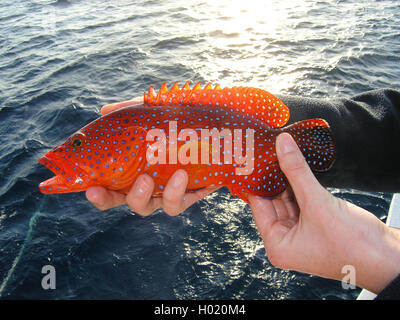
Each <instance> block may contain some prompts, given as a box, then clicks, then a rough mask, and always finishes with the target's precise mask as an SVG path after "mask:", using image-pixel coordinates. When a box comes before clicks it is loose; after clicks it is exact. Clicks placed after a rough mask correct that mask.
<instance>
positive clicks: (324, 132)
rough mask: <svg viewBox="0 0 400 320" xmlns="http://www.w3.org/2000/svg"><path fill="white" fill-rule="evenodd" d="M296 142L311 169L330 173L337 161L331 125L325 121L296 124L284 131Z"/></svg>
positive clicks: (307, 121) (314, 120)
mask: <svg viewBox="0 0 400 320" xmlns="http://www.w3.org/2000/svg"><path fill="white" fill-rule="evenodd" d="M284 131H285V132H287V133H289V134H290V135H291V136H292V137H293V139H294V140H295V141H296V143H297V145H298V146H299V148H300V150H301V151H302V152H303V155H304V157H305V159H306V161H307V163H308V164H309V166H310V168H311V169H312V170H314V171H317V172H325V171H328V170H329V169H330V168H331V167H332V165H333V163H334V161H335V154H336V151H335V144H334V141H333V137H332V133H331V130H330V127H329V124H328V123H327V122H326V121H325V120H323V119H309V120H304V121H299V122H296V123H294V124H292V125H290V126H288V127H286V128H285V129H284Z"/></svg>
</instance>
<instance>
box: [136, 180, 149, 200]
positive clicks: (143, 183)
mask: <svg viewBox="0 0 400 320" xmlns="http://www.w3.org/2000/svg"><path fill="white" fill-rule="evenodd" d="M148 190H149V184H148V183H147V177H146V176H145V175H141V176H139V177H138V178H137V180H136V182H135V188H134V193H135V195H136V196H138V197H140V196H143V195H144V194H145V193H147V191H148Z"/></svg>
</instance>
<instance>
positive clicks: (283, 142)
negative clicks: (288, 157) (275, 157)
mask: <svg viewBox="0 0 400 320" xmlns="http://www.w3.org/2000/svg"><path fill="white" fill-rule="evenodd" d="M276 144H277V147H278V151H279V152H280V153H281V154H286V153H290V152H294V151H296V149H297V145H296V143H295V142H294V140H293V138H292V137H291V136H290V135H289V134H287V133H283V134H280V135H279V136H278V138H277V139H276Z"/></svg>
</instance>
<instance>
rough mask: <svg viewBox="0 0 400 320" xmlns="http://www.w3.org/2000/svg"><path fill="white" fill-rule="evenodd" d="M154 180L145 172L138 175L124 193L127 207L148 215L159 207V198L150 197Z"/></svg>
mask: <svg viewBox="0 0 400 320" xmlns="http://www.w3.org/2000/svg"><path fill="white" fill-rule="evenodd" d="M153 190H154V181H153V179H152V178H151V177H149V176H148V175H147V174H142V175H140V176H139V177H138V178H137V179H136V181H135V183H134V184H133V186H132V188H131V190H129V192H128V194H127V195H126V202H127V204H128V205H129V207H130V208H131V209H132V210H133V211H134V212H136V213H138V214H140V215H142V216H148V215H150V214H151V213H153V212H154V211H155V210H157V209H158V208H159V207H160V204H161V201H160V199H159V198H152V197H151V196H152V194H153Z"/></svg>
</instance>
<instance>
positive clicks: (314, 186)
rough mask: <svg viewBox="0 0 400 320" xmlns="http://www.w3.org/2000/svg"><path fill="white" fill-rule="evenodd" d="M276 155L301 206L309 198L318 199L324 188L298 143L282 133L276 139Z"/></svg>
mask: <svg viewBox="0 0 400 320" xmlns="http://www.w3.org/2000/svg"><path fill="white" fill-rule="evenodd" d="M276 153H277V156H278V161H279V166H280V167H281V169H282V171H283V173H284V174H285V175H286V178H287V179H288V180H289V183H290V186H291V187H292V189H293V192H294V194H295V197H296V200H297V202H298V203H299V206H300V207H302V204H304V203H306V202H307V199H308V198H309V196H312V197H314V198H315V197H318V195H319V194H321V192H323V190H324V189H323V188H322V186H321V185H320V184H319V182H318V180H317V179H316V178H315V177H314V175H313V173H312V171H311V169H310V167H309V166H308V164H307V162H306V160H305V159H304V156H303V154H302V153H301V151H300V149H299V147H298V146H297V144H296V142H295V141H294V140H293V138H292V136H291V135H290V134H288V133H281V134H280V135H279V136H278V138H277V139H276Z"/></svg>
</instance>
